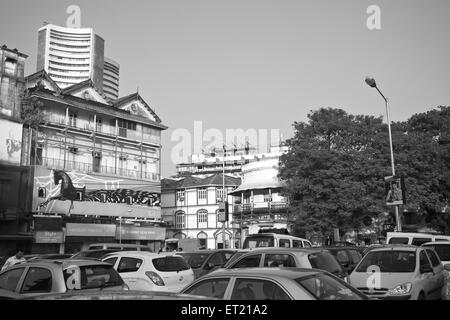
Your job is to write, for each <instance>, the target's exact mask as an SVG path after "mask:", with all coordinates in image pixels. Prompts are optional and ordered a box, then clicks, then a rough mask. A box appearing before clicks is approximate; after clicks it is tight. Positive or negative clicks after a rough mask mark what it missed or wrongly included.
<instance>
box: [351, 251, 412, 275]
mask: <svg viewBox="0 0 450 320" xmlns="http://www.w3.org/2000/svg"><path fill="white" fill-rule="evenodd" d="M371 266H378V267H379V268H380V272H414V269H415V268H416V253H415V252H414V251H399V250H389V251H372V252H369V253H367V255H366V256H365V257H364V258H363V259H362V261H361V263H360V264H359V266H358V268H357V269H356V272H367V270H368V269H369V267H371Z"/></svg>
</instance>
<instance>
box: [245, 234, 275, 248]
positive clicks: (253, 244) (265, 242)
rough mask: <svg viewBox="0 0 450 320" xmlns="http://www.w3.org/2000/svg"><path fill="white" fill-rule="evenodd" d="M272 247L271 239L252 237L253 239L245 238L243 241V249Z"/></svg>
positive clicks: (272, 240)
mask: <svg viewBox="0 0 450 320" xmlns="http://www.w3.org/2000/svg"><path fill="white" fill-rule="evenodd" d="M273 246H274V239H273V237H267V236H254V237H247V238H246V239H245V241H244V246H243V249H248V248H260V247H273Z"/></svg>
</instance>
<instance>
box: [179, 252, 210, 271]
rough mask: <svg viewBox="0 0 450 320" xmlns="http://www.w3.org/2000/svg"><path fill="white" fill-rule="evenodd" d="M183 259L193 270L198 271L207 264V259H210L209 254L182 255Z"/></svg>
mask: <svg viewBox="0 0 450 320" xmlns="http://www.w3.org/2000/svg"><path fill="white" fill-rule="evenodd" d="M180 255H181V256H182V257H184V259H185V260H186V261H187V263H188V264H189V265H190V266H191V268H193V269H196V268H200V267H201V266H202V265H203V263H204V262H205V260H206V258H208V257H209V255H210V254H209V253H198V252H193V253H180Z"/></svg>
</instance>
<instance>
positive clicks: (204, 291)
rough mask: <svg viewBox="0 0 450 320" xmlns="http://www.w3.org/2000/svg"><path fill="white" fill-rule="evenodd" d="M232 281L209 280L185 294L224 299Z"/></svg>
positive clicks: (198, 284) (199, 283)
mask: <svg viewBox="0 0 450 320" xmlns="http://www.w3.org/2000/svg"><path fill="white" fill-rule="evenodd" d="M229 282H230V279H208V280H204V281H201V282H198V283H197V284H196V285H194V286H192V287H191V288H189V289H188V290H186V291H184V292H183V293H186V294H191V295H197V296H204V297H210V298H217V299H223V298H224V295H225V291H226V290H227V287H228V283H229Z"/></svg>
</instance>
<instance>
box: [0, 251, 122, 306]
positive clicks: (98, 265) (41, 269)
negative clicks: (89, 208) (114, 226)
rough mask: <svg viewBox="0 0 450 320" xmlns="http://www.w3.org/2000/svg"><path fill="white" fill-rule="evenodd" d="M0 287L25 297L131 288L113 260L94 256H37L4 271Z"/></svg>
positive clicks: (1, 275)
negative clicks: (81, 258) (83, 258)
mask: <svg viewBox="0 0 450 320" xmlns="http://www.w3.org/2000/svg"><path fill="white" fill-rule="evenodd" d="M0 289H3V290H7V291H10V292H13V293H16V294H19V295H20V296H21V297H26V296H30V295H41V294H49V293H63V292H67V291H71V290H75V291H78V290H80V291H86V290H87V291H89V290H95V291H99V290H103V289H105V290H108V289H113V290H114V289H115V290H127V289H128V287H127V286H126V285H125V283H124V281H123V280H122V278H121V277H120V275H119V274H118V273H117V272H116V271H115V270H114V269H113V268H112V266H111V265H110V264H107V263H104V262H101V261H93V260H37V259H36V260H33V261H30V262H24V263H21V264H17V265H14V266H11V267H9V268H8V269H6V270H4V271H3V272H1V273H0Z"/></svg>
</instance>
